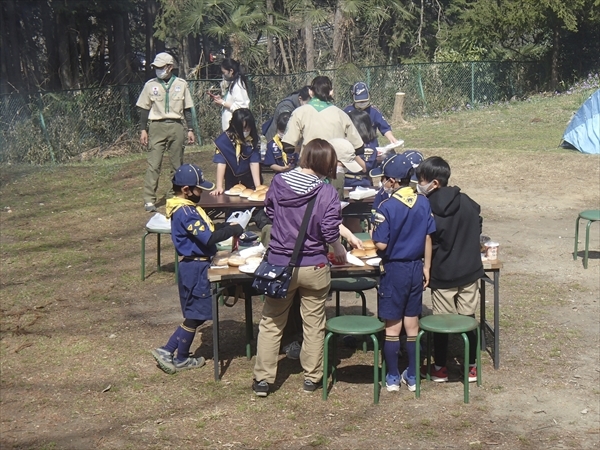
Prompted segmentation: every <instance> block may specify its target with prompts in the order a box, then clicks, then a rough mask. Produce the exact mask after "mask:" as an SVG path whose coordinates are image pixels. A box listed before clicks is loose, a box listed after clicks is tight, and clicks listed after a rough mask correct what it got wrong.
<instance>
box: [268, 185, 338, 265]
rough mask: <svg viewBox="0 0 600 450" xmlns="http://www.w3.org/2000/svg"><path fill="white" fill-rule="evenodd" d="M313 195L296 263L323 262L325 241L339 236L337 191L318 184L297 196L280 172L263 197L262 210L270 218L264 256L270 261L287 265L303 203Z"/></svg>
mask: <svg viewBox="0 0 600 450" xmlns="http://www.w3.org/2000/svg"><path fill="white" fill-rule="evenodd" d="M314 196H317V200H316V202H315V206H314V209H313V211H312V214H311V219H310V222H309V223H308V228H307V230H306V237H305V240H304V244H303V245H302V247H301V249H300V256H299V257H298V263H297V264H298V266H316V265H318V264H327V249H328V247H327V244H330V243H333V242H335V241H336V240H337V239H338V238H339V236H340V224H341V223H342V209H341V205H340V201H339V199H338V195H337V191H336V190H335V188H334V187H333V186H332V185H330V184H326V183H321V184H319V185H317V186H316V187H315V188H314V189H312V190H311V191H309V192H307V193H306V194H303V195H299V194H296V193H295V192H294V191H293V190H292V188H291V187H290V186H289V185H288V184H287V182H286V181H285V180H284V179H283V177H282V175H281V174H277V175H275V177H274V178H273V181H272V182H271V187H270V188H269V191H268V192H267V197H266V199H265V213H266V214H267V216H269V218H270V219H271V220H272V221H273V228H272V229H271V241H270V242H269V258H268V260H269V262H270V263H271V264H275V265H281V266H286V265H288V263H289V261H290V258H291V257H292V252H293V250H294V245H295V244H296V239H297V237H298V230H299V229H300V225H301V224H302V219H303V218H304V212H305V211H306V207H307V204H308V202H309V201H310V199H311V198H313V197H314Z"/></svg>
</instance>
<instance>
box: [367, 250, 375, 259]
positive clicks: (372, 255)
mask: <svg viewBox="0 0 600 450" xmlns="http://www.w3.org/2000/svg"><path fill="white" fill-rule="evenodd" d="M365 257H367V258H376V257H377V249H375V248H371V249H369V250H365Z"/></svg>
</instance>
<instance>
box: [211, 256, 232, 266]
mask: <svg viewBox="0 0 600 450" xmlns="http://www.w3.org/2000/svg"><path fill="white" fill-rule="evenodd" d="M228 264H229V257H228V256H225V255H223V256H218V255H215V257H214V258H213V260H212V265H213V266H227V265H228Z"/></svg>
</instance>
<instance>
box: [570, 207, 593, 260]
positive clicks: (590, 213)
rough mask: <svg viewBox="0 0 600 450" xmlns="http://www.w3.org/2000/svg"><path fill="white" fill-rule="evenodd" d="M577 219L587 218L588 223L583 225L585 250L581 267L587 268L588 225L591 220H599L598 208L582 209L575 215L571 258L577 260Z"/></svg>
mask: <svg viewBox="0 0 600 450" xmlns="http://www.w3.org/2000/svg"><path fill="white" fill-rule="evenodd" d="M579 219H584V220H587V221H588V223H587V225H586V227H585V251H584V253H583V268H584V269H587V268H588V247H589V245H590V225H591V224H592V222H597V221H599V220H600V209H588V210H586V211H582V212H580V213H579V216H577V220H576V221H575V251H574V252H573V260H575V261H576V260H577V244H578V242H577V241H578V240H579Z"/></svg>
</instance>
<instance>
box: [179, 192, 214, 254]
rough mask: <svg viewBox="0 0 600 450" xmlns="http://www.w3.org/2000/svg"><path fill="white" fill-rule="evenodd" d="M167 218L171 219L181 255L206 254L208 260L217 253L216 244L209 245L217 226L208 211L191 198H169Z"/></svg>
mask: <svg viewBox="0 0 600 450" xmlns="http://www.w3.org/2000/svg"><path fill="white" fill-rule="evenodd" d="M167 219H171V238H172V240H173V245H174V246H175V250H177V253H178V254H179V255H180V256H184V257H190V258H195V257H203V256H204V257H207V261H208V260H209V258H210V257H212V256H214V255H215V254H216V253H217V246H216V244H213V245H208V241H209V239H210V238H211V236H212V233H213V231H214V230H215V226H214V225H213V223H212V221H211V220H210V218H209V217H208V215H207V214H206V212H205V211H204V210H203V209H202V208H200V207H199V206H196V204H194V203H193V202H192V201H191V200H186V199H183V198H180V197H173V198H169V199H167Z"/></svg>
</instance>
